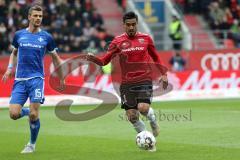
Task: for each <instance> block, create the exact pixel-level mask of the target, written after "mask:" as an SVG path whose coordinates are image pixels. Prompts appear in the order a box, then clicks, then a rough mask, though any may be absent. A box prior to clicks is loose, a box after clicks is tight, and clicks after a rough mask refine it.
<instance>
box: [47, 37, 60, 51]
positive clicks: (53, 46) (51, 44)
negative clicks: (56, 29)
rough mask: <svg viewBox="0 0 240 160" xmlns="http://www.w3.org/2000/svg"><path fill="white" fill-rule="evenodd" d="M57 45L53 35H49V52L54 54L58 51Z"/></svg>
mask: <svg viewBox="0 0 240 160" xmlns="http://www.w3.org/2000/svg"><path fill="white" fill-rule="evenodd" d="M57 49H58V48H57V46H56V43H55V41H54V39H53V37H52V35H50V34H49V36H48V44H47V50H48V52H50V53H52V52H53V51H55V50H57Z"/></svg>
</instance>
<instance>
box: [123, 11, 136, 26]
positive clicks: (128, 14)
mask: <svg viewBox="0 0 240 160" xmlns="http://www.w3.org/2000/svg"><path fill="white" fill-rule="evenodd" d="M134 18H136V20H137V21H138V16H137V15H136V14H135V13H134V12H132V11H130V12H127V13H125V14H124V16H123V23H125V21H126V20H127V19H134Z"/></svg>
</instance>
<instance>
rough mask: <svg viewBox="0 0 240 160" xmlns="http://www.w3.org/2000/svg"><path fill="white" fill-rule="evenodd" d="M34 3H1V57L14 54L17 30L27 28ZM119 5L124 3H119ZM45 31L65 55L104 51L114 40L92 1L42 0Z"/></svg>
mask: <svg viewBox="0 0 240 160" xmlns="http://www.w3.org/2000/svg"><path fill="white" fill-rule="evenodd" d="M31 2H33V0H12V1H8V0H0V48H1V52H0V54H9V53H10V52H11V41H12V38H13V35H14V32H15V31H16V30H19V29H22V28H24V27H27V25H28V20H27V16H28V15H27V14H28V13H27V12H26V11H27V10H28V7H29V4H31ZM118 2H119V4H120V3H121V1H120V0H118ZM37 3H41V4H42V6H43V7H44V19H43V22H42V24H43V28H44V29H45V30H47V31H49V32H50V33H51V34H52V35H53V37H54V39H55V41H56V43H57V45H58V48H59V51H60V52H63V53H74V52H81V51H84V50H86V49H88V48H95V49H96V50H97V51H101V50H102V49H103V48H104V46H105V45H106V43H107V42H109V41H111V40H112V39H113V36H112V35H110V34H109V33H108V32H107V31H106V29H105V28H104V20H103V18H102V16H101V14H99V13H98V12H97V11H96V9H95V7H94V5H93V2H92V0H42V1H38V2H37Z"/></svg>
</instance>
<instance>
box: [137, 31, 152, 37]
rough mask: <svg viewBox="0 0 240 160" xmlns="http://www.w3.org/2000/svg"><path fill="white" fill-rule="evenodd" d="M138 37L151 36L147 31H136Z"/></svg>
mask: <svg viewBox="0 0 240 160" xmlns="http://www.w3.org/2000/svg"><path fill="white" fill-rule="evenodd" d="M137 36H138V37H142V38H151V36H150V35H149V34H147V33H142V32H138V33H137Z"/></svg>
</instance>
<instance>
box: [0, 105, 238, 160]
mask: <svg viewBox="0 0 240 160" xmlns="http://www.w3.org/2000/svg"><path fill="white" fill-rule="evenodd" d="M153 107H154V108H155V110H156V112H157V114H158V115H159V113H162V117H159V116H158V117H159V118H160V119H159V120H160V126H161V134H160V136H159V137H158V138H157V141H158V143H157V149H158V150H157V152H155V153H150V152H147V151H143V150H139V149H138V148H137V147H136V145H135V136H136V133H135V131H134V130H133V128H132V127H131V125H130V124H129V123H128V122H127V121H125V120H123V119H122V116H123V110H121V109H119V108H117V109H115V110H114V111H112V112H110V113H108V114H107V115H105V116H102V117H100V118H97V119H94V120H91V121H87V122H64V121H61V120H59V119H58V118H57V117H56V116H55V114H54V110H53V108H52V107H46V108H45V107H43V108H41V130H40V135H39V139H38V143H37V151H36V152H35V153H34V154H30V155H21V154H20V151H21V150H22V149H23V146H24V145H25V144H26V143H27V141H28V137H29V127H28V122H27V118H23V119H21V120H18V121H13V120H10V119H9V117H8V110H7V109H0V160H30V159H34V160H95V159H96V160H128V159H129V160H148V159H149V160H226V159H231V160H239V159H240V100H221V101H219V100H214V101H186V102H184V101H183V102H164V103H155V104H153ZM90 108H91V106H88V107H83V106H79V107H76V106H74V107H73V108H72V111H74V112H82V111H84V110H89V109H90ZM190 112H191V117H190ZM163 114H165V115H168V116H170V117H169V118H170V119H169V121H168V120H166V119H165V120H164V119H163V118H164V117H163ZM172 115H175V116H176V115H185V117H186V116H187V118H182V119H181V118H180V119H177V120H176V119H175V120H172V117H171V116H172Z"/></svg>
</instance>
